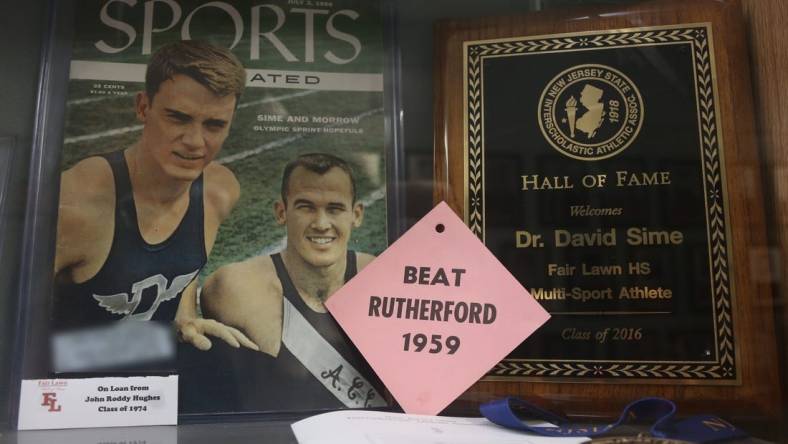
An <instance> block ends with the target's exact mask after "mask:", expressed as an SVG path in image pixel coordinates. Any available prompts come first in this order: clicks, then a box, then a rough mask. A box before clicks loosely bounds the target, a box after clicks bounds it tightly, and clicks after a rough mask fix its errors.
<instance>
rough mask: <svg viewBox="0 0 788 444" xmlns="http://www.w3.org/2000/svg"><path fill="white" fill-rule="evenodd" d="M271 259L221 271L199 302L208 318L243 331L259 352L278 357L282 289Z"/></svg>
mask: <svg viewBox="0 0 788 444" xmlns="http://www.w3.org/2000/svg"><path fill="white" fill-rule="evenodd" d="M278 282H279V280H278V279H277V278H276V273H275V271H274V267H273V264H272V263H271V260H270V258H268V257H260V256H258V257H253V258H251V259H247V260H245V261H243V262H238V263H234V264H229V265H226V266H224V267H221V268H219V269H218V270H217V271H216V272H214V273H213V274H212V275H211V276H210V277H209V278H208V279H207V280H206V281H205V287H204V288H203V292H202V295H201V297H200V303H201V306H202V308H203V312H204V313H205V315H206V316H208V317H211V318H215V319H217V320H218V321H220V322H222V323H225V324H227V325H230V326H233V327H236V328H238V329H240V330H241V331H242V332H244V333H245V334H246V335H248V337H249V338H250V339H251V340H252V341H253V342H254V343H255V344H257V345H258V346H259V349H260V351H262V352H264V353H266V354H269V355H271V356H277V355H278V354H279V349H280V347H281V344H282V290H281V286H280V285H278Z"/></svg>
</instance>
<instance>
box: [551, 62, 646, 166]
mask: <svg viewBox="0 0 788 444" xmlns="http://www.w3.org/2000/svg"><path fill="white" fill-rule="evenodd" d="M538 120H539V127H540V129H541V130H542V134H543V135H544V137H545V138H546V139H547V141H549V142H550V145H552V146H553V147H554V148H555V149H557V150H558V151H559V152H560V153H562V154H564V155H566V156H569V157H571V158H573V159H579V160H588V161H591V160H600V159H606V158H608V157H612V156H615V155H616V154H618V153H620V152H622V151H624V150H625V149H626V148H627V147H628V146H629V145H630V144H631V143H632V142H633V141H634V140H635V138H636V137H637V135H638V133H639V132H640V127H641V126H642V125H643V98H642V97H641V96H640V91H638V89H637V87H636V86H635V83H634V82H632V80H630V79H629V77H627V76H626V75H624V74H623V73H622V72H621V71H618V70H616V69H613V68H611V67H609V66H605V65H595V64H587V65H578V66H575V67H572V68H569V69H567V70H566V71H564V72H562V73H560V74H558V75H557V76H555V77H554V78H553V80H551V81H550V83H548V84H547V87H546V88H545V89H544V91H543V92H542V96H541V98H540V99H539V118H538Z"/></svg>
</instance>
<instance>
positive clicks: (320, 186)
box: [52, 0, 387, 414]
mask: <svg viewBox="0 0 788 444" xmlns="http://www.w3.org/2000/svg"><path fill="white" fill-rule="evenodd" d="M73 5H74V16H75V31H74V43H73V48H72V59H71V66H70V80H69V89H68V97H67V106H66V109H67V113H66V126H65V135H64V140H63V149H62V174H61V185H60V201H59V211H58V234H57V247H56V257H55V270H54V275H55V294H54V296H53V304H52V305H53V309H52V320H53V326H55V329H56V332H57V333H56V334H55V337H54V339H53V346H54V350H53V357H54V359H53V367H54V371H55V372H56V373H69V372H80V373H85V372H88V373H90V372H95V371H97V370H100V369H107V368H113V365H117V364H119V363H120V364H122V363H124V362H125V361H124V359H128V360H130V361H135V360H139V359H143V360H144V359H154V360H155V358H162V357H164V356H166V355H167V351H166V347H158V348H157V347H151V346H141V345H140V344H139V343H137V344H132V343H131V340H130V339H129V336H130V335H129V334H128V331H126V330H124V331H120V330H117V329H116V333H114V334H115V336H116V337H117V340H118V341H119V342H118V344H121V348H122V349H123V350H125V355H124V356H121V352H117V355H118V356H114V354H113V353H110V356H107V355H106V354H102V353H97V352H95V350H96V349H98V348H96V347H94V348H93V349H92V350H93V351H92V353H93V355H92V356H91V357H90V358H89V359H84V356H85V354H86V353H87V354H88V355H90V353H91V350H83V349H80V347H82V348H85V347H87V346H86V345H85V344H90V343H91V341H93V339H91V338H96V337H97V335H92V334H91V331H93V330H91V329H101V330H95V331H101V332H103V333H102V337H111V336H112V334H113V333H111V334H109V336H107V335H106V332H107V330H106V329H107V328H109V329H110V330H112V328H113V325H120V324H127V323H115V322H112V321H118V320H138V321H154V322H149V323H146V324H145V325H148V326H151V327H156V326H162V325H163V326H166V327H167V328H168V329H169V328H170V327H173V330H174V331H175V332H176V334H177V336H178V339H179V341H178V346H177V368H178V373H179V374H180V383H179V386H180V389H179V409H180V411H181V413H184V414H205V413H232V412H266V411H307V410H321V409H333V408H343V407H352V408H363V407H379V406H383V405H385V402H384V399H383V397H382V395H381V393H382V392H381V388H382V387H381V386H380V384H379V381H378V380H377V379H376V378H375V376H374V374H373V373H372V372H371V370H370V369H369V368H368V366H367V365H366V363H365V361H364V360H363V358H362V357H361V356H360V354H359V353H358V352H357V351H356V349H355V348H354V347H353V346H352V344H351V343H350V341H349V340H348V339H347V337H346V336H345V335H344V333H343V332H342V330H341V329H340V328H339V327H338V325H337V324H336V323H335V322H334V320H333V318H331V316H330V315H329V314H328V313H327V312H326V309H325V307H324V305H323V302H324V301H325V300H326V299H327V298H328V297H330V296H331V294H332V293H333V292H334V291H335V290H337V289H338V288H339V287H341V286H342V285H343V284H344V282H345V281H347V280H349V279H350V278H352V277H353V276H354V275H355V273H356V272H357V271H358V270H359V269H361V268H362V267H364V266H365V265H366V264H367V263H369V262H370V261H371V260H372V259H373V258H374V256H375V255H377V254H379V253H380V252H381V251H383V249H384V248H385V247H386V246H387V237H386V233H387V231H386V193H385V187H386V166H385V153H384V115H383V57H384V51H383V25H382V11H381V8H380V5H379V3H378V2H377V1H370V0H324V1H318V0H249V1H232V2H229V1H226V2H225V1H187V0H147V1H136V0H89V1H75V2H74V3H73ZM143 330H145V331H150V332H153V331H156V329H155V328H147V329H143ZM156 335H159V336H156ZM143 336H146V335H145V334H143ZM165 336H166V335H165ZM135 337H136V335H135ZM161 337H162V336H161V335H160V333H155V334H154V333H150V334H147V337H146V338H145V340H146V341H148V343H152V344H156V343H157V341H158V339H157V338H159V339H160V338H161ZM86 339H87V340H86ZM109 342H110V340H109V339H108V340H107V343H109ZM138 342H139V341H138ZM118 344H115V345H118ZM103 346H104V347H108V344H103ZM112 349H113V350H118V347H113V348H112ZM159 349H161V350H163V351H162V354H161V355H156V353H155V350H159ZM129 350H132V351H129ZM75 351H80V352H82V354H81V355H80V356H83V358H82V359H81V360H76V359H73V358H69V356H74V355H75ZM135 353H137V354H135ZM129 354H132V355H133V356H132V357H129V356H127V355H129ZM116 358H117V359H116ZM122 361H123V362H122ZM135 362H136V361H135ZM124 368H125V367H124ZM169 368H170V369H171V368H172V366H170V367H169Z"/></svg>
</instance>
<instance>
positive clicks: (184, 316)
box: [175, 280, 259, 350]
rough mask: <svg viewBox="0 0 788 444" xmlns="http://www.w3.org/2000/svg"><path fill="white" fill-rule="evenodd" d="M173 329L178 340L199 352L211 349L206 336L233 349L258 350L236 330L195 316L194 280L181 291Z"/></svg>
mask: <svg viewBox="0 0 788 444" xmlns="http://www.w3.org/2000/svg"><path fill="white" fill-rule="evenodd" d="M175 327H176V329H177V331H178V336H179V339H180V340H182V341H184V342H188V343H190V344H192V345H194V346H195V347H197V348H198V349H200V350H208V349H210V348H211V345H212V344H211V340H210V339H208V336H207V335H211V336H216V337H218V338H221V339H222V340H224V342H226V343H228V344H230V345H231V346H232V347H235V348H239V347H240V346H242V345H243V346H244V347H247V348H251V349H252V350H259V348H258V347H257V345H255V343H254V342H252V341H251V340H249V338H247V337H246V335H244V334H243V333H241V332H240V331H238V329H236V328H233V327H230V326H227V325H224V324H222V323H221V322H217V321H215V320H213V319H204V318H201V317H199V316H198V315H197V280H194V281H193V282H192V283H191V284H189V286H188V287H186V289H185V290H184V291H183V295H182V296H181V301H180V304H179V305H178V312H177V313H176V314H175Z"/></svg>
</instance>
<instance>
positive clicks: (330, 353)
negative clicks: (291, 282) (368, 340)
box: [282, 298, 386, 408]
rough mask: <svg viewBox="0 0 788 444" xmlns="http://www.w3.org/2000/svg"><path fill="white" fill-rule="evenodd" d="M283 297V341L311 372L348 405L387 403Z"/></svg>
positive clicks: (353, 406) (383, 405)
mask: <svg viewBox="0 0 788 444" xmlns="http://www.w3.org/2000/svg"><path fill="white" fill-rule="evenodd" d="M283 299H284V312H283V317H282V343H283V344H284V345H285V347H287V349H288V350H290V353H292V354H293V356H295V357H296V359H298V361H299V362H301V364H302V365H303V366H304V367H306V369H307V370H309V373H311V374H312V376H314V377H315V379H317V380H318V381H320V383H321V384H323V386H324V387H325V388H326V390H328V391H329V392H331V393H332V394H333V395H334V396H335V397H336V398H337V399H338V400H339V401H340V402H342V404H344V405H345V406H346V407H351V408H364V407H386V401H385V399H383V397H382V396H380V394H379V393H378V392H377V391H376V390H375V388H374V387H372V384H370V383H369V381H367V379H366V378H365V377H364V376H362V375H361V373H359V372H358V370H356V369H355V368H353V366H352V365H350V363H349V362H347V361H346V360H345V358H343V357H342V355H340V354H339V352H338V351H336V349H334V347H333V346H332V345H331V344H330V343H329V342H328V341H326V340H325V338H323V336H321V335H320V333H318V332H317V330H315V328H314V327H312V325H311V324H310V323H309V321H307V320H306V319H305V318H304V316H303V315H302V314H301V313H300V312H299V311H298V309H296V308H295V307H294V306H293V304H292V303H291V302H290V301H288V300H287V298H283ZM327 316H330V315H328V314H327Z"/></svg>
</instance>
